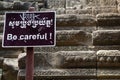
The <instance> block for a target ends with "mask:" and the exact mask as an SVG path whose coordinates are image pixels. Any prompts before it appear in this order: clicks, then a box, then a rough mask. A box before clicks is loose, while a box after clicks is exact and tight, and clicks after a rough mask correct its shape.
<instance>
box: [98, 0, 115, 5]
mask: <svg viewBox="0 0 120 80" xmlns="http://www.w3.org/2000/svg"><path fill="white" fill-rule="evenodd" d="M100 4H101V6H117V0H100Z"/></svg>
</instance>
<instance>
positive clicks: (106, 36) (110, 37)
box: [93, 30, 120, 46]
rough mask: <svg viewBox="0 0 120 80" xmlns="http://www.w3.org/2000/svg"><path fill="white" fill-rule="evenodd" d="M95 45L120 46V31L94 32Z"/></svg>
mask: <svg viewBox="0 0 120 80" xmlns="http://www.w3.org/2000/svg"><path fill="white" fill-rule="evenodd" d="M93 45H101V46H103V45H120V30H97V31H94V32H93Z"/></svg>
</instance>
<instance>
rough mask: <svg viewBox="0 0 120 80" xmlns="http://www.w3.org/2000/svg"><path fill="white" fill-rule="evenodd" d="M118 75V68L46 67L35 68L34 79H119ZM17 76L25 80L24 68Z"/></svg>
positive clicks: (119, 71)
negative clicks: (46, 68)
mask: <svg viewBox="0 0 120 80" xmlns="http://www.w3.org/2000/svg"><path fill="white" fill-rule="evenodd" d="M119 75H120V69H98V70H96V69H50V70H49V69H48V70H35V71H34V80H41V79H57V80H69V79H71V80H74V79H75V80H79V79H80V80H119V79H120V76H119ZM18 77H19V79H18V80H25V70H20V71H19V73H18ZM72 78H73V79H72Z"/></svg>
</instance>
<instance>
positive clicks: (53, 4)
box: [47, 0, 66, 8]
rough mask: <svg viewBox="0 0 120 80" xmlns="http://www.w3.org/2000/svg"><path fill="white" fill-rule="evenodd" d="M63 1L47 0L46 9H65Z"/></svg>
mask: <svg viewBox="0 0 120 80" xmlns="http://www.w3.org/2000/svg"><path fill="white" fill-rule="evenodd" d="M65 3H66V1H65V0H47V5H48V8H65Z"/></svg>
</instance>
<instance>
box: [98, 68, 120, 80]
mask: <svg viewBox="0 0 120 80" xmlns="http://www.w3.org/2000/svg"><path fill="white" fill-rule="evenodd" d="M97 77H98V79H100V80H101V79H102V80H104V79H107V80H108V79H109V80H111V79H114V80H117V79H120V69H113V68H112V69H99V68H98V70H97Z"/></svg>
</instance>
